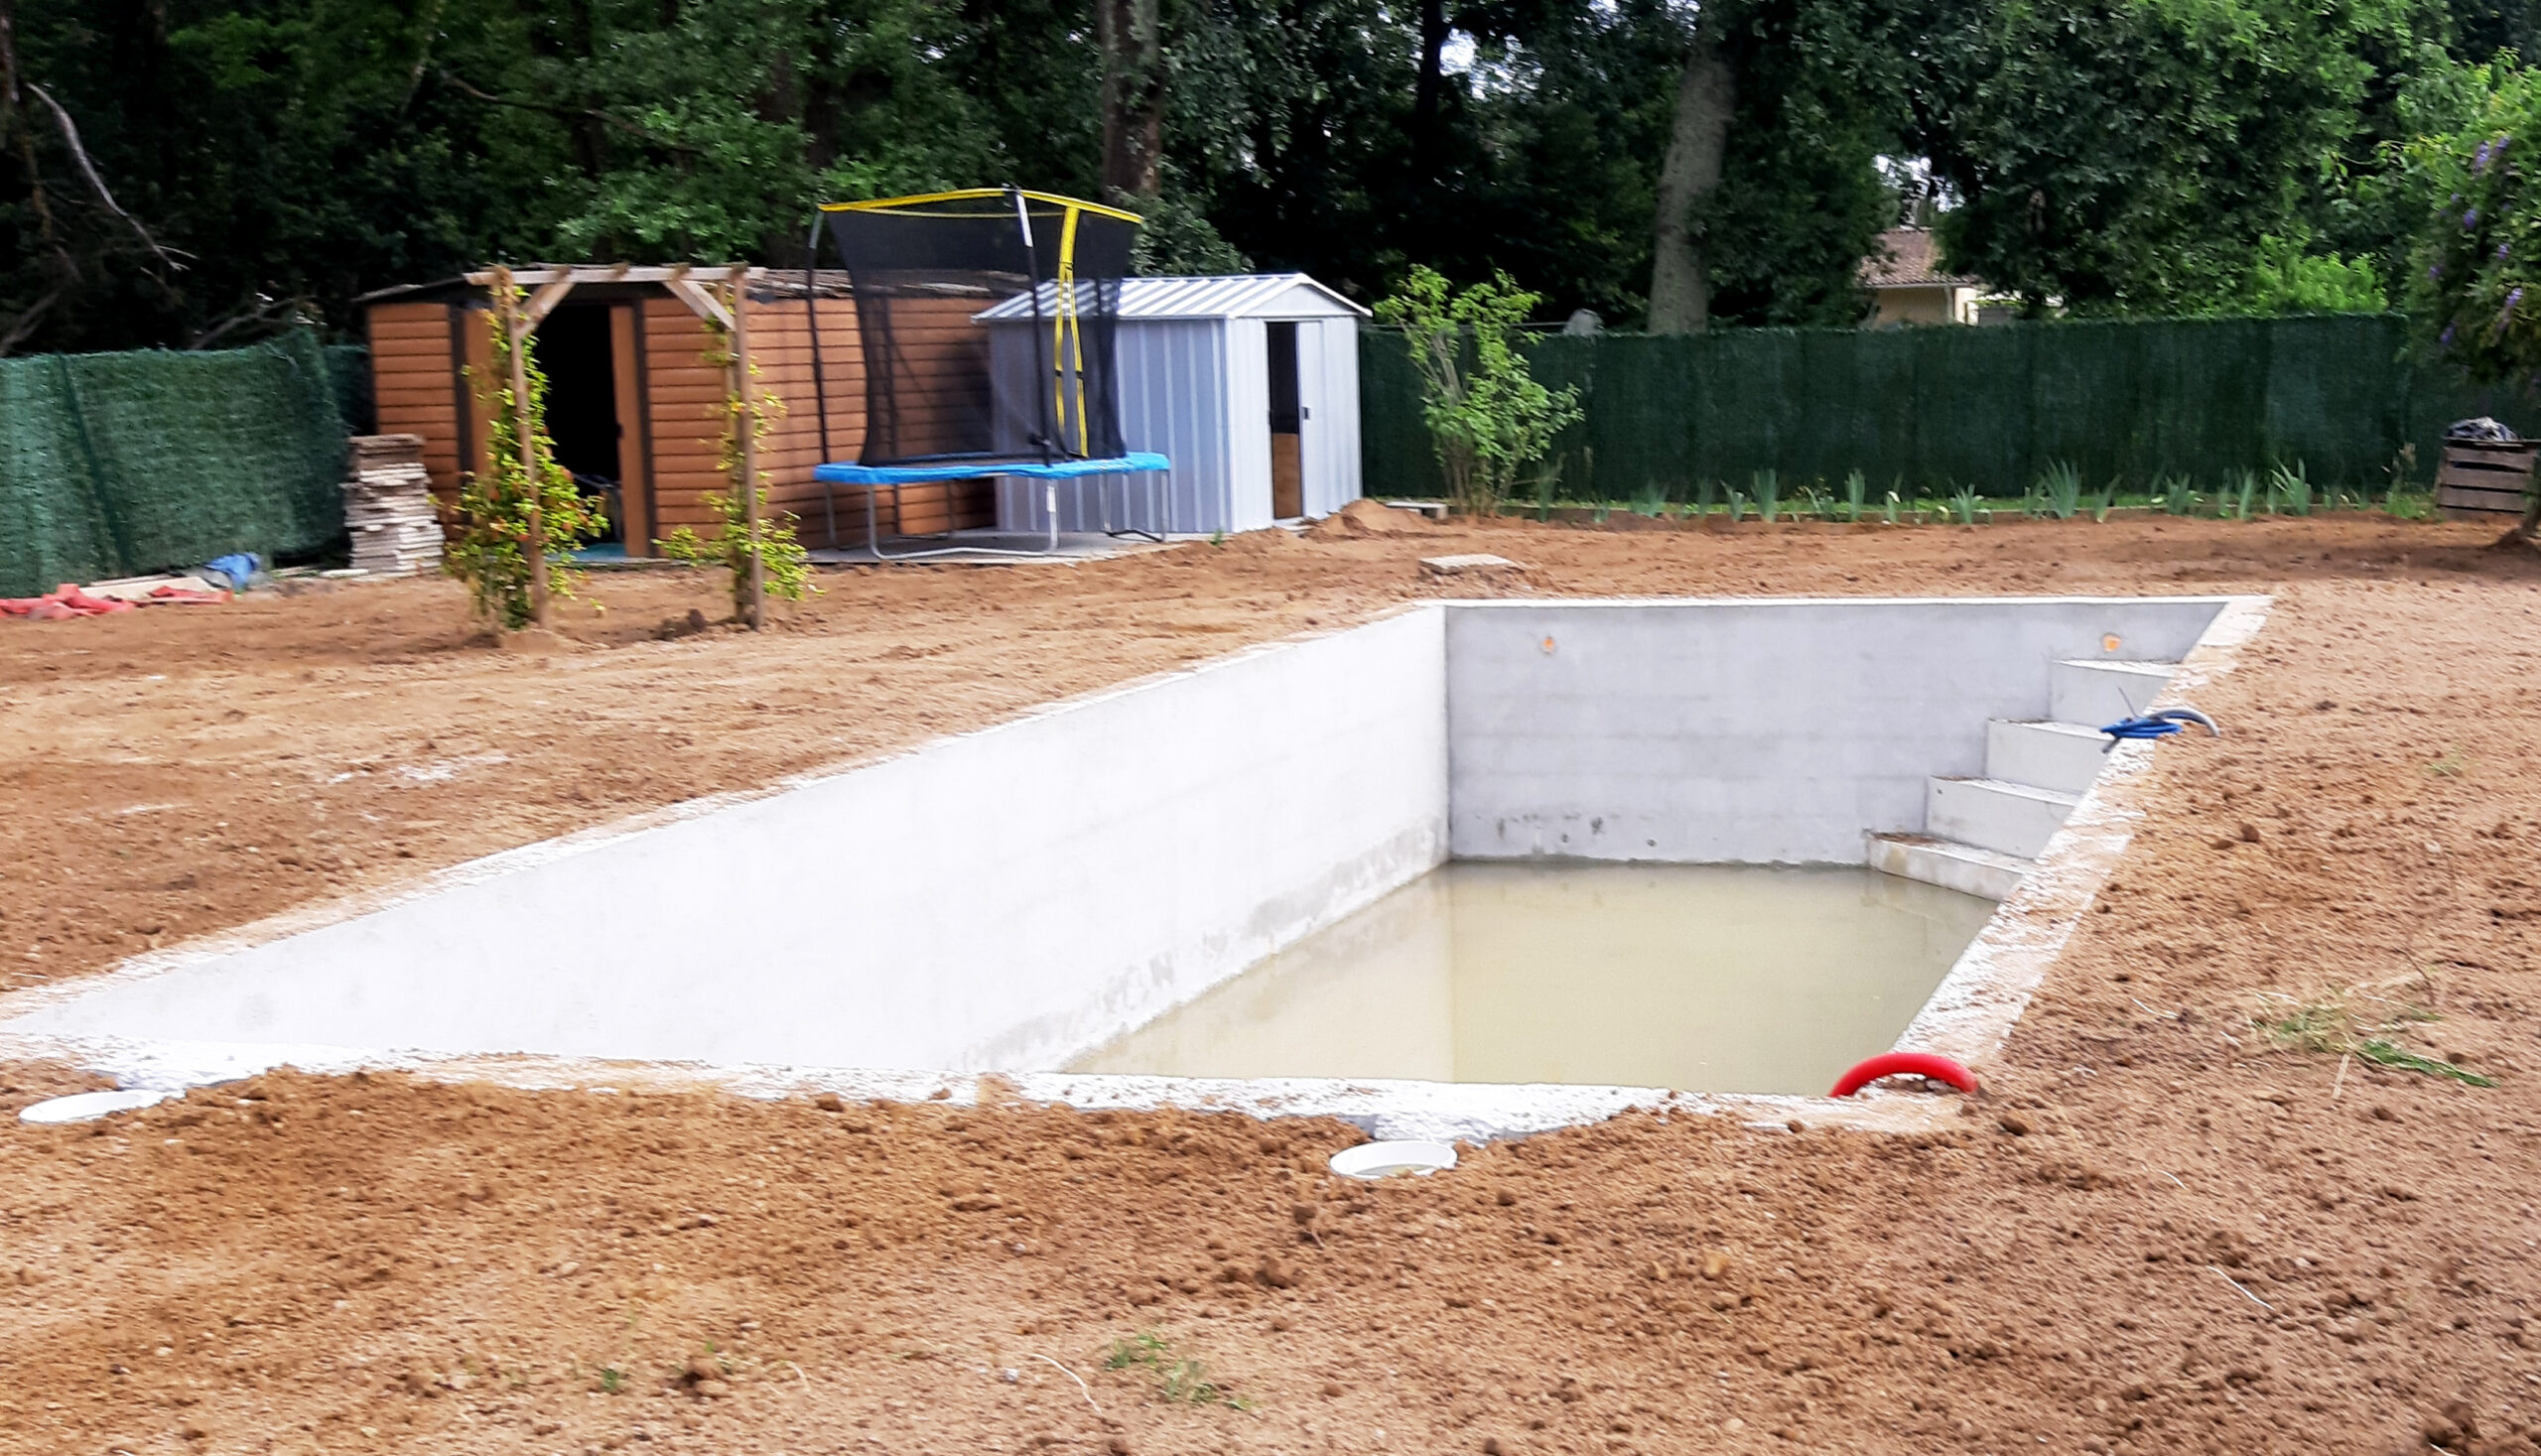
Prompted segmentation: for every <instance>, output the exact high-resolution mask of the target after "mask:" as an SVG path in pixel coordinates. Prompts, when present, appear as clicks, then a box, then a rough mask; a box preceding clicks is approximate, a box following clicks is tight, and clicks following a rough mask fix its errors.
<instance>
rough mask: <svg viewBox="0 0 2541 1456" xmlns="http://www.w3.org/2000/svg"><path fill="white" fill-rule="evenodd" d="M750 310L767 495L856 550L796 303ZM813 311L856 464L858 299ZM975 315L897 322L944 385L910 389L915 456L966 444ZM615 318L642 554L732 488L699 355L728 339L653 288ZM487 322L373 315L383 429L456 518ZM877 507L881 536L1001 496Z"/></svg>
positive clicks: (450, 315) (843, 438)
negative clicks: (626, 380) (767, 409)
mask: <svg viewBox="0 0 2541 1456" xmlns="http://www.w3.org/2000/svg"><path fill="white" fill-rule="evenodd" d="M569 306H570V297H569ZM748 307H749V309H750V317H749V323H750V352H751V356H752V358H753V359H754V360H755V361H756V362H757V364H758V371H759V372H758V379H757V387H758V388H759V389H761V390H763V391H765V392H767V393H770V394H774V395H776V396H777V397H778V398H779V399H780V400H781V401H782V402H783V411H782V413H781V414H780V415H779V416H778V418H777V419H776V420H775V421H774V422H773V423H772V427H771V429H770V431H769V433H768V436H767V438H766V439H765V440H764V441H762V442H761V445H760V450H759V464H760V468H761V469H763V470H764V471H766V473H767V476H768V500H769V503H770V504H771V505H772V506H774V507H775V508H776V509H778V510H788V511H792V512H793V513H794V514H795V515H796V516H797V517H798V518H799V519H798V524H797V527H796V529H797V532H798V534H799V536H800V537H801V539H802V541H803V543H804V544H805V545H807V546H813V547H826V546H829V545H831V544H833V541H835V544H837V545H840V546H861V545H863V544H864V542H865V500H864V495H863V492H862V491H861V490H858V489H855V488H851V487H846V486H840V487H837V489H836V490H835V492H834V493H833V492H832V491H831V490H830V489H828V488H827V487H824V486H823V485H822V484H821V483H820V482H818V481H815V480H814V479H813V478H812V468H813V466H815V465H817V464H819V463H821V461H822V459H823V457H822V451H821V432H820V421H819V419H818V418H817V416H816V414H815V392H814V390H813V384H812V356H811V347H810V328H809V321H808V320H807V319H806V318H805V309H804V306H803V301H802V299H800V298H799V297H797V298H791V299H787V298H779V297H772V296H770V297H756V298H753V299H751V301H750V303H749V305H748ZM818 307H819V310H820V328H821V371H822V377H823V389H822V390H821V393H822V394H824V395H826V397H827V399H828V414H829V427H830V428H829V454H828V459H831V460H840V461H852V460H854V459H856V457H857V454H858V453H859V452H860V451H861V450H862V449H863V448H864V444H865V368H864V359H863V349H862V347H861V346H860V338H859V332H858V329H857V320H856V305H855V302H854V300H852V299H845V298H824V299H822V300H820V301H819V304H818ZM975 311H976V305H975V304H974V303H972V302H970V301H967V300H959V299H949V300H944V301H943V302H942V303H941V305H933V304H932V303H931V302H930V306H928V307H926V308H924V309H922V310H921V311H919V314H918V318H919V320H920V327H917V328H915V329H909V328H903V329H902V330H901V331H900V340H899V341H900V345H901V357H902V359H903V360H905V361H907V362H908V363H909V364H911V365H913V366H915V368H914V369H913V370H912V372H915V371H916V369H924V370H927V371H930V372H934V373H937V374H938V375H940V377H941V378H942V380H943V383H942V384H941V386H940V387H937V388H934V389H928V390H920V391H915V392H905V391H904V392H903V396H902V401H901V409H902V415H901V418H902V421H903V440H904V441H909V440H914V441H915V442H916V444H915V445H913V446H908V445H904V447H903V448H904V449H909V450H911V452H912V453H916V452H922V451H927V450H936V449H949V448H952V447H953V446H954V445H955V444H957V443H959V441H960V437H959V436H958V435H956V434H955V433H954V432H955V431H956V429H957V428H965V427H967V426H968V424H969V423H970V422H971V421H973V420H976V419H978V418H982V417H984V415H985V412H986V410H987V408H988V397H989V396H988V388H989V385H988V379H989V374H988V345H987V340H986V338H985V337H984V336H983V331H981V330H979V329H978V327H977V326H975V325H973V324H972V323H971V322H970V316H971V314H972V313H974V312H975ZM612 312H613V316H614V318H615V319H616V320H618V321H622V322H626V323H629V324H631V326H632V338H631V339H630V340H629V342H631V344H632V345H633V348H632V352H633V354H634V355H635V357H634V359H633V360H632V361H631V363H632V372H633V374H634V376H635V378H636V379H637V380H638V381H639V383H638V386H637V388H636V391H635V392H636V393H637V394H638V395H640V397H641V401H642V405H641V408H642V418H641V420H640V421H637V420H628V419H625V418H622V416H623V414H624V411H623V410H621V419H620V420H619V426H620V429H621V431H622V432H623V434H622V440H623V448H624V449H626V450H629V451H634V452H639V453H640V455H639V459H640V460H641V461H642V462H643V465H642V467H641V469H640V471H639V468H638V466H637V465H636V463H634V462H631V461H630V462H629V463H627V464H626V465H625V466H624V467H622V468H621V470H620V473H621V474H622V475H625V476H626V477H627V480H626V483H627V485H628V487H629V489H628V492H627V509H628V519H627V523H626V524H627V536H628V538H629V539H628V540H627V543H626V547H627V550H628V552H629V553H630V554H632V555H637V556H650V555H652V554H654V553H653V546H652V543H653V541H654V540H656V539H658V538H660V537H662V536H667V535H669V534H670V533H671V532H672V531H673V530H675V529H677V528H679V527H681V526H687V527H690V528H691V529H693V530H695V531H697V532H698V533H699V534H701V535H707V534H711V533H712V532H713V531H714V530H715V529H716V528H717V526H718V525H719V523H720V518H718V517H717V516H716V515H715V513H714V512H713V511H712V510H710V509H709V508H708V507H707V505H706V500H705V497H706V496H707V495H709V494H720V493H722V492H723V491H724V490H726V489H727V488H728V486H729V479H728V477H727V476H726V475H725V473H724V472H723V470H721V469H720V468H718V461H719V460H720V459H721V456H722V450H723V447H722V440H723V431H724V388H725V382H726V380H725V371H724V370H723V368H722V367H721V366H719V365H716V364H713V363H710V362H708V360H709V357H710V355H711V354H713V353H714V352H716V351H718V350H719V349H720V347H721V343H722V341H721V339H719V338H718V337H717V336H716V333H715V331H713V330H712V329H710V328H709V327H708V325H707V323H706V321H705V320H703V319H700V318H699V317H698V316H697V315H696V314H695V313H693V312H691V311H690V310H689V308H688V307H687V305H685V304H683V303H681V302H680V301H679V300H678V299H675V298H672V297H671V296H670V295H668V294H667V293H651V294H648V295H647V296H645V297H643V298H641V299H639V300H637V301H635V302H634V303H632V304H631V305H628V304H621V305H618V306H616V308H615V309H614V310H613V311H612ZM933 316H940V317H933ZM483 321H484V312H483V309H482V307H481V306H477V307H470V306H468V305H463V304H449V303H380V304H374V305H372V306H371V308H370V311H369V319H368V327H369V332H370V339H371V367H372V369H373V371H374V378H375V379H376V381H377V388H378V391H379V428H380V429H381V430H382V431H383V432H388V433H401V432H402V433H411V434H415V435H420V436H422V437H423V438H424V463H425V469H426V471H427V472H428V473H429V474H430V475H431V476H432V481H433V493H434V495H435V496H436V497H437V498H438V499H439V500H440V501H441V502H442V503H443V505H444V506H445V508H446V510H447V511H448V512H454V513H455V511H456V508H457V505H458V499H459V487H460V478H461V470H462V462H463V459H465V461H466V463H467V468H468V469H481V468H483V459H482V457H483V453H484V446H485V438H486V432H485V428H484V423H485V422H484V412H485V408H486V405H485V402H484V401H483V400H482V399H481V398H479V397H478V391H477V390H476V389H475V388H474V387H473V385H472V383H471V381H470V378H469V375H468V369H469V368H470V367H471V366H472V367H473V368H474V369H475V370H476V371H477V372H478V373H480V374H481V372H482V371H483V370H484V368H485V367H486V365H487V362H488V360H489V357H490V355H491V352H492V348H491V340H490V336H488V335H486V334H485V332H484V322H483ZM623 397H624V395H623V392H621V398H623ZM639 474H640V482H639ZM833 502H834V503H835V523H836V532H835V536H834V537H833V533H832V529H831V526H832V520H833V513H832V504H833ZM876 506H877V510H876V515H877V517H878V519H879V523H880V525H881V528H882V530H883V532H884V534H886V535H888V534H893V533H898V534H904V535H921V534H928V533H933V532H938V531H944V530H948V529H971V528H977V527H984V526H991V525H994V524H996V520H997V495H996V490H995V485H994V482H993V481H989V480H965V481H955V482H932V483H925V484H914V485H909V486H904V487H902V489H901V491H900V500H899V516H898V518H897V519H896V520H895V519H894V518H893V516H892V500H891V496H890V495H888V494H883V495H881V496H879V497H878V499H877V501H876ZM445 518H446V519H448V518H449V516H448V515H446V517H445Z"/></svg>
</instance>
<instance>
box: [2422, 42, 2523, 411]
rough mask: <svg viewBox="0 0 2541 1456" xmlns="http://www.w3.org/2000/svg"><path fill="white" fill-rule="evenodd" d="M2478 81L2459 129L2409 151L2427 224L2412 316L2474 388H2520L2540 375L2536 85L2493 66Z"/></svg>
mask: <svg viewBox="0 0 2541 1456" xmlns="http://www.w3.org/2000/svg"><path fill="white" fill-rule="evenodd" d="M2476 81H2477V84H2478V88H2479V91H2480V94H2479V95H2478V97H2477V99H2476V104H2475V108H2474V110H2473V111H2472V113H2471V115H2469V116H2468V117H2467V118H2466V119H2465V122H2464V124H2463V125H2462V127H2461V128H2460V129H2459V130H2457V131H2454V132H2453V133H2451V134H2449V135H2445V136H2440V137H2433V138H2429V139H2427V140H2426V141H2424V142H2422V143H2421V144H2420V145H2419V146H2418V147H2417V148H2415V149H2414V155H2415V156H2416V157H2417V158H2418V159H2419V161H2420V162H2421V163H2422V164H2423V170H2424V173H2425V177H2426V184H2427V188H2428V201H2429V202H2430V203H2431V204H2432V205H2431V208H2430V210H2431V211H2432V213H2433V215H2432V216H2431V217H2430V218H2429V219H2428V220H2427V223H2426V226H2425V230H2424V232H2423V233H2422V234H2421V236H2420V238H2419V242H2418V247H2417V252H2416V254H2415V258H2414V263H2415V268H2414V272H2413V276H2412V279H2411V284H2410V305H2411V307H2410V312H2411V314H2412V315H2413V316H2414V317H2415V320H2416V322H2417V324H2418V327H2419V328H2420V329H2421V330H2422V331H2424V332H2425V334H2426V335H2427V339H2426V341H2427V343H2428V345H2429V347H2430V349H2431V351H2432V352H2433V353H2435V354H2437V355H2438V356H2440V357H2443V358H2445V359H2449V360H2451V361H2452V362H2454V363H2455V364H2457V365H2459V366H2460V367H2461V368H2462V369H2463V370H2464V371H2465V372H2466V373H2468V374H2469V375H2470V376H2471V377H2472V378H2473V379H2475V380H2479V381H2482V382H2506V381H2513V382H2517V383H2521V382H2524V381H2526V380H2528V379H2530V378H2531V377H2532V376H2533V375H2534V373H2535V372H2536V371H2541V294H2536V293H2535V292H2534V290H2533V283H2534V281H2535V280H2536V279H2541V270H2536V264H2541V186H2536V185H2535V179H2536V176H2541V76H2535V75H2533V74H2531V73H2528V72H2525V71H2522V70H2519V69H2515V68H2513V67H2512V66H2508V65H2506V64H2505V63H2503V62H2500V63H2498V64H2497V65H2496V66H2492V67H2489V68H2487V69H2486V70H2484V71H2482V72H2480V73H2478V75H2477V77H2476Z"/></svg>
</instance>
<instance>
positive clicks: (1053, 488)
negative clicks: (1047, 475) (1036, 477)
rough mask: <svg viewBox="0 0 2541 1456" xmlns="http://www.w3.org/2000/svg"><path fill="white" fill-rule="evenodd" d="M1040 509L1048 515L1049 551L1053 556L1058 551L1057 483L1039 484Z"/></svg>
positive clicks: (1044, 482)
mask: <svg viewBox="0 0 2541 1456" xmlns="http://www.w3.org/2000/svg"><path fill="white" fill-rule="evenodd" d="M1041 508H1042V509H1043V510H1046V511H1048V512H1049V513H1050V550H1051V552H1052V553H1053V554H1056V553H1057V551H1058V549H1059V482H1058V481H1056V480H1044V481H1042V482H1041Z"/></svg>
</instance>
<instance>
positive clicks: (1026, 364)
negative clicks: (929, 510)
mask: <svg viewBox="0 0 2541 1456" xmlns="http://www.w3.org/2000/svg"><path fill="white" fill-rule="evenodd" d="M1117 336H1118V340H1119V347H1120V362H1121V368H1120V383H1121V436H1122V439H1123V441H1124V443H1125V444H1126V445H1127V446H1128V447H1129V448H1130V449H1131V450H1148V451H1154V452H1155V453H1157V454H1159V455H1161V456H1163V457H1164V458H1165V459H1167V460H1169V461H1171V462H1173V468H1172V470H1171V471H1169V472H1168V473H1166V474H1165V475H1164V476H1163V477H1162V478H1161V479H1159V478H1158V477H1157V476H1155V475H1151V474H1137V475H1096V476H1087V477H1084V478H1083V479H1080V480H1074V481H1062V482H1061V483H1060V485H1059V529H1060V530H1062V531H1100V530H1103V529H1106V527H1107V525H1108V526H1109V527H1111V528H1113V529H1122V528H1131V527H1135V528H1137V529H1138V530H1144V531H1162V532H1170V533H1175V534H1200V535H1205V534H1207V533H1209V532H1211V531H1226V530H1233V529H1235V527H1233V526H1231V525H1230V524H1229V522H1230V521H1231V520H1232V519H1233V512H1232V507H1231V504H1230V499H1231V497H1230V495H1229V490H1228V481H1229V477H1230V462H1229V460H1228V456H1227V428H1226V421H1227V399H1226V389H1225V387H1224V383H1223V381H1224V379H1225V377H1226V363H1225V359H1226V326H1225V325H1224V324H1223V323H1221V322H1218V321H1214V320H1159V321H1154V322H1143V321H1141V322H1135V323H1133V322H1129V321H1124V322H1123V323H1122V324H1121V325H1120V326H1119V333H1118V335H1117ZM995 337H996V340H997V346H996V348H995V349H994V351H993V352H994V356H995V359H996V363H997V368H998V371H999V372H998V384H999V393H1000V394H1001V395H1003V394H1005V393H1006V392H1008V390H1010V389H1011V390H1019V389H1021V388H1022V387H1023V381H1024V380H1025V379H1027V378H1028V377H1029V376H1030V374H1031V372H1032V364H1031V351H1030V349H1029V347H1028V343H1027V340H1026V339H1025V337H1024V334H1023V331H1022V330H1021V329H1018V328H1013V327H1008V326H1005V325H999V326H996V332H995ZM1000 444H1001V446H1002V447H1003V446H1005V445H1006V442H1004V441H1003V440H1001V442H1000ZM1013 448H1020V441H1019V440H1018V441H1016V442H1014V444H1013ZM1264 448H1265V449H1266V450H1267V449H1269V444H1268V441H1267V439H1266V441H1265V444H1264ZM1266 478H1267V476H1266ZM1266 488H1267V487H1266ZM997 494H998V511H997V517H998V526H999V528H1000V529H1002V530H1007V531H1043V530H1047V529H1049V526H1048V518H1047V517H1046V515H1045V514H1044V513H1043V502H1044V500H1045V498H1046V491H1045V489H1044V482H1042V481H1039V480H1027V479H1013V478H1005V479H1001V480H1000V481H999V482H998V493H997ZM1159 508H1161V511H1162V517H1161V520H1160V521H1159V518H1158V510H1159ZM1107 512H1108V514H1107Z"/></svg>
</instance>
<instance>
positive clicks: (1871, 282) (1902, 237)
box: [1862, 227, 1984, 288]
mask: <svg viewBox="0 0 2541 1456" xmlns="http://www.w3.org/2000/svg"><path fill="white" fill-rule="evenodd" d="M1862 285H1863V286H1864V287H1866V288H1982V287H1984V283H1983V281H1982V280H1980V279H1976V278H1972V277H1969V276H1968V275H1966V274H1964V273H1943V272H1942V271H1940V247H1939V244H1938V243H1937V242H1936V241H1935V240H1934V238H1933V230H1932V229H1931V228H1929V227H1892V228H1890V229H1888V230H1887V231H1886V232H1883V233H1881V234H1880V235H1879V239H1878V241H1877V242H1875V243H1873V244H1872V245H1871V254H1870V256H1869V257H1867V258H1864V259H1862Z"/></svg>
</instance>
